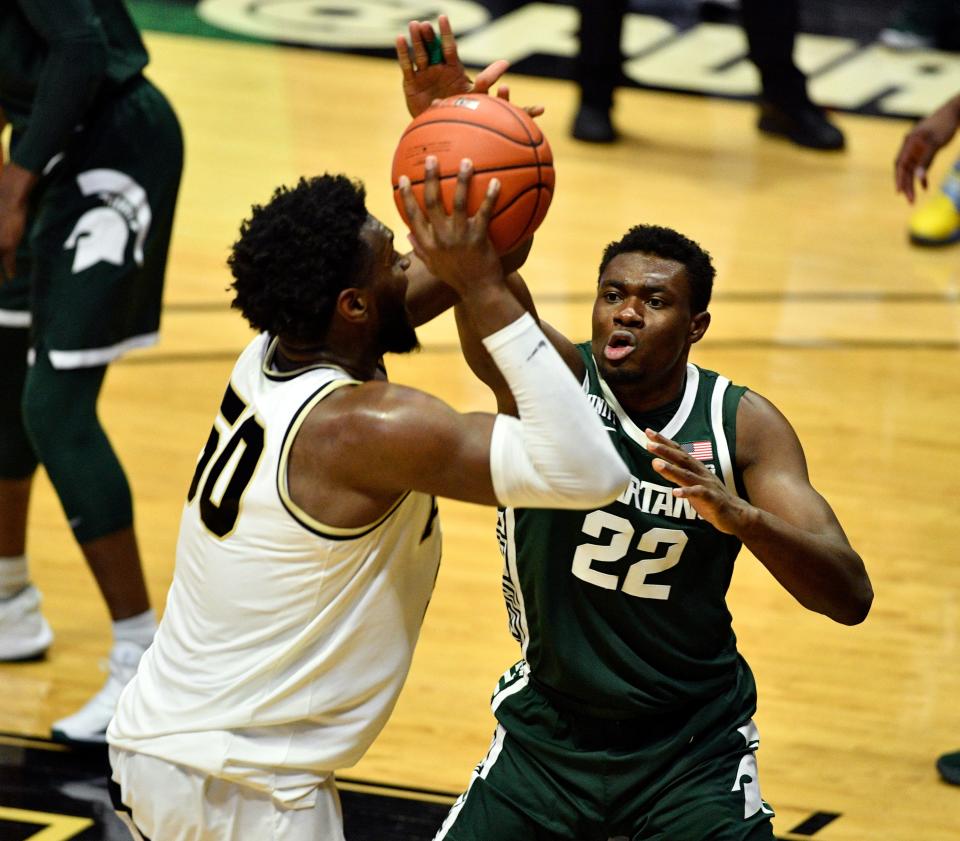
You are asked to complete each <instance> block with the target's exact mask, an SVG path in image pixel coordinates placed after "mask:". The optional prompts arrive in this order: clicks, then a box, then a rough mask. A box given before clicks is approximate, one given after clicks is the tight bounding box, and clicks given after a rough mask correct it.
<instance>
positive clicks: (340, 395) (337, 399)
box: [304, 380, 440, 446]
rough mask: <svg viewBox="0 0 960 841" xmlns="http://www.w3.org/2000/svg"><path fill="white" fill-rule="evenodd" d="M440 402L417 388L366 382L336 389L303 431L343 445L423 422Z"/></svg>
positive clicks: (383, 382)
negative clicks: (335, 440) (331, 439)
mask: <svg viewBox="0 0 960 841" xmlns="http://www.w3.org/2000/svg"><path fill="white" fill-rule="evenodd" d="M439 403H440V401H439V400H438V399H437V398H436V397H433V396H431V395H429V394H427V393H426V392H424V391H420V390H419V389H416V388H411V387H409V386H405V385H400V384H398V383H392V382H388V381H386V380H368V381H366V382H362V383H358V384H351V385H350V386H348V387H344V388H339V389H337V391H336V392H334V393H332V394H330V395H329V397H327V398H325V399H324V400H321V401H319V402H318V403H317V404H316V405H315V406H314V407H313V408H312V409H311V411H310V413H309V416H308V417H307V419H306V421H305V424H304V425H305V429H306V430H307V431H308V432H311V433H317V434H322V435H323V436H324V437H325V438H331V437H332V438H336V439H337V440H338V441H339V442H340V444H341V445H343V446H346V445H348V444H349V443H350V442H351V441H353V440H368V439H369V437H370V436H372V435H385V434H389V433H390V431H391V430H392V429H396V428H397V427H399V426H405V425H409V424H410V423H416V422H417V419H418V418H419V419H420V420H421V421H425V420H427V419H428V418H429V414H430V412H431V411H432V410H433V409H434V408H435V407H436V405H437V404H439Z"/></svg>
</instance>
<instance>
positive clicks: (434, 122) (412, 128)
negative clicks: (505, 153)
mask: <svg viewBox="0 0 960 841" xmlns="http://www.w3.org/2000/svg"><path fill="white" fill-rule="evenodd" d="M510 116H512V117H516V116H517V115H516V114H511V115H510ZM442 125H457V126H470V127H471V128H476V129H482V130H483V131H489V132H490V133H491V134H496V135H497V136H498V137H502V138H503V139H504V140H509V141H510V142H511V143H514V144H516V145H517V146H522V147H523V148H524V149H533V150H534V154H536V150H537V148H538V147H539V146H541V145H542V144H543V140H542V139H541V141H540V143H534V142H533V137H531V136H530V131H529V130H528V129H527V127H526V126H525V125H523V123H521V124H520V125H521V127H522V128H523V131H524V133H525V134H526V135H527V139H528V140H529V141H530V142H529V143H524V142H523V141H521V140H516V139H514V138H513V137H510V135H509V134H504V133H503V132H502V131H500V130H499V129H495V128H493V127H492V126H485V125H482V124H480V123H473V122H470V120H453V119H443V120H430V122H428V123H420V124H419V125H416V126H410V127H409V128H407V130H406V131H405V132H404V133H403V134H402V135H401V136H400V139H401V140H403V139H404V138H405V137H406V136H407V135H408V134H410V133H411V132H413V131H416V130H417V129H418V128H421V127H423V126H442ZM537 157H538V159H539V155H538V156H537Z"/></svg>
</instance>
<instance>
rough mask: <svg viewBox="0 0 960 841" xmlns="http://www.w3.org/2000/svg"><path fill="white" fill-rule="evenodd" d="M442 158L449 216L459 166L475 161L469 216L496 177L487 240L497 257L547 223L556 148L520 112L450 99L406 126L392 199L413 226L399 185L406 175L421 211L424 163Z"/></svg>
mask: <svg viewBox="0 0 960 841" xmlns="http://www.w3.org/2000/svg"><path fill="white" fill-rule="evenodd" d="M428 155H435V156H436V158H437V171H438V173H439V175H440V191H441V196H442V200H443V206H444V207H445V208H446V211H447V213H450V212H451V211H452V210H453V194H454V191H455V189H456V186H457V173H458V171H459V169H460V161H461V160H462V159H463V158H470V160H472V161H473V169H474V176H473V178H472V179H471V181H470V193H469V196H468V199H467V212H468V213H469V214H470V215H473V214H474V213H476V211H477V208H479V207H480V204H481V203H482V202H483V197H484V196H485V195H486V192H487V185H488V184H489V183H490V179H491V178H497V179H499V181H500V195H499V196H498V197H497V203H496V204H495V205H494V207H493V211H492V214H491V218H490V227H489V229H488V230H489V235H490V239H491V241H492V242H493V246H494V248H495V249H496V250H497V253H499V254H507V253H509V252H510V251H512V250H513V249H514V248H516V247H517V246H518V245H519V244H520V243H522V242H523V241H524V240H526V239H527V238H529V237H530V236H531V235H532V234H533V232H534V231H535V230H536V229H537V228H538V227H539V226H540V223H541V222H543V219H544V217H545V216H546V215H547V208H549V207H550V200H551V199H552V198H553V185H554V170H553V153H552V152H551V151H550V144H549V143H548V142H547V138H546V137H545V136H544V134H543V132H542V131H540V129H539V128H538V127H537V124H536V123H535V122H534V121H533V119H532V118H531V117H530V116H529V115H528V114H527V112H526V111H524V110H523V109H522V108H518V107H517V106H515V105H511V104H510V103H509V102H507V101H506V100H503V99H498V98H497V97H493V96H487V95H485V94H483V95H481V94H464V95H462V96H454V97H450V98H449V99H444V100H443V101H441V102H440V103H438V104H437V105H434V106H432V107H431V108H428V109H427V110H426V111H424V112H423V113H422V114H420V116H418V117H416V118H415V119H414V120H413V122H411V123H410V125H409V126H407V128H406V130H405V131H404V132H403V135H402V136H401V138H400V143H399V144H398V145H397V151H396V152H395V153H394V156H393V172H392V179H393V199H394V201H395V202H396V205H397V209H398V210H399V211H400V215H401V216H402V217H403V221H404V222H406V223H407V225H409V224H410V220H409V219H408V218H407V214H406V210H405V209H404V207H403V200H402V198H401V196H400V190H399V187H398V181H399V179H400V176H401V175H406V176H407V177H408V178H409V179H410V182H411V185H412V189H413V194H414V196H415V197H416V199H417V203H418V204H419V205H420V207H421V208H422V207H423V177H424V162H425V161H426V158H427V156H428Z"/></svg>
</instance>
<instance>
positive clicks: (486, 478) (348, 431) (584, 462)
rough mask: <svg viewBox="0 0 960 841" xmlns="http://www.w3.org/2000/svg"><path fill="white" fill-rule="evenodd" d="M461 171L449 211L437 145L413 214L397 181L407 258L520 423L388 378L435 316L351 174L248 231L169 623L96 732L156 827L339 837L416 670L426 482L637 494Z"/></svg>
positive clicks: (323, 183)
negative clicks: (231, 352)
mask: <svg viewBox="0 0 960 841" xmlns="http://www.w3.org/2000/svg"><path fill="white" fill-rule="evenodd" d="M471 177H472V167H471V166H470V164H469V161H465V162H464V165H462V166H461V168H460V172H459V175H458V179H457V187H456V191H455V196H454V202H453V204H454V210H453V213H452V214H451V215H450V216H447V215H446V214H445V213H444V211H443V208H442V205H441V204H440V200H439V195H440V185H439V177H438V172H437V165H436V159H435V158H432V157H429V158H427V164H426V184H425V192H424V194H425V201H426V211H425V214H424V213H422V212H420V211H418V210H417V207H416V204H415V202H414V199H413V194H412V191H411V188H410V181H409V179H408V178H406V177H404V178H403V179H401V183H400V189H401V192H402V193H403V197H404V202H405V206H406V210H407V214H408V217H409V218H410V219H411V220H412V229H413V231H414V234H415V237H416V251H417V254H418V255H419V257H421V258H422V259H423V260H424V261H425V264H426V266H427V267H428V269H429V273H427V272H425V270H424V268H423V266H422V265H419V264H418V265H415V266H414V267H413V269H412V271H413V272H414V274H415V275H420V276H423V275H425V274H426V275H427V279H428V282H429V283H433V284H435V283H436V282H435V281H433V280H432V278H433V277H439V278H442V279H443V280H444V281H446V282H447V283H448V284H449V286H450V287H451V288H452V289H453V290H454V291H455V293H456V294H457V296H458V297H459V299H460V303H459V306H460V307H461V308H462V312H463V315H464V317H465V318H468V319H470V320H471V322H472V323H473V325H474V329H475V330H476V335H478V336H480V337H483V342H484V345H485V347H487V348H488V350H489V351H490V353H491V354H492V357H493V359H494V360H495V364H496V365H497V367H498V370H499V371H500V372H501V373H502V375H503V376H504V377H505V378H506V381H507V382H509V386H508V389H509V391H510V393H511V394H512V395H513V398H514V399H515V400H516V402H517V405H518V406H519V418H520V419H519V421H518V420H517V419H516V418H508V417H501V416H497V415H491V414H484V413H472V414H458V413H457V412H455V411H454V410H453V409H451V408H450V407H449V406H448V405H446V404H445V403H443V402H441V401H440V400H438V399H436V398H434V397H431V396H430V395H428V394H426V393H425V392H422V391H418V390H416V389H412V388H408V387H405V386H399V385H394V384H392V383H389V382H387V381H386V375H385V371H384V369H383V365H382V355H383V354H384V353H388V352H394V353H406V352H409V351H411V350H413V349H415V348H416V347H417V336H416V332H415V329H414V327H415V325H417V324H419V323H422V321H423V320H424V318H425V317H429V316H430V315H431V314H432V306H433V305H432V302H430V299H429V297H422V298H419V300H422V301H423V302H424V303H425V304H426V305H427V307H428V309H427V311H425V312H422V311H420V310H419V309H418V308H417V307H416V305H415V303H414V300H413V299H412V298H411V296H410V295H409V294H408V292H409V287H408V277H407V269H408V268H411V260H410V259H409V258H407V257H402V256H401V255H400V254H398V253H397V251H396V250H395V249H394V246H393V234H392V232H391V231H390V230H389V229H388V228H387V227H385V226H384V225H383V224H382V223H381V222H379V221H378V220H377V219H375V218H374V217H373V216H371V215H369V214H368V213H367V210H366V208H365V204H364V190H363V188H362V187H360V186H359V185H357V184H354V183H353V182H351V181H350V180H349V179H347V178H345V177H344V176H331V175H325V176H322V177H319V178H312V179H310V180H304V179H301V181H300V182H299V184H297V185H296V186H295V187H294V188H292V189H283V188H281V189H279V190H277V191H276V192H275V193H274V195H273V198H272V199H271V201H270V202H269V203H267V204H266V205H264V206H257V207H254V209H253V213H252V215H251V217H250V219H249V220H247V221H246V222H244V224H243V227H242V229H241V234H240V238H239V240H238V241H237V243H236V244H235V246H234V249H233V253H232V256H231V258H230V267H231V270H232V272H233V276H234V283H233V288H234V290H235V292H236V297H235V300H234V306H235V307H236V308H238V309H239V310H240V311H241V312H242V313H243V315H244V317H245V318H246V319H247V321H248V322H249V323H250V325H251V326H252V327H254V328H255V329H257V330H261V331H263V332H262V333H261V334H260V335H259V336H258V337H257V338H255V339H254V340H253V341H252V342H251V343H250V344H249V345H248V346H247V348H246V349H245V350H244V351H243V353H242V354H241V355H240V358H239V359H238V361H237V363H236V366H235V367H234V370H233V373H232V375H231V378H230V382H229V385H228V387H227V391H226V394H225V396H224V399H223V403H222V406H221V409H220V418H221V420H218V422H217V424H216V425H215V426H214V431H213V432H212V433H211V436H210V439H209V441H208V443H207V446H206V448H205V449H204V452H203V455H202V456H201V458H200V460H199V463H198V466H197V470H196V473H195V476H194V480H193V482H192V484H191V486H190V490H189V492H188V495H187V505H186V506H185V508H184V513H183V517H182V520H181V527H180V535H179V538H178V542H177V563H176V571H175V574H174V579H173V584H172V586H171V588H170V595H169V598H168V601H167V607H166V611H165V613H164V616H163V621H162V623H161V625H160V629H159V630H158V632H157V636H156V640H155V642H154V644H153V646H152V647H151V648H150V649H149V651H147V653H146V654H145V655H144V657H143V659H142V661H141V664H140V668H139V670H138V672H137V674H136V676H135V677H134V679H133V681H132V682H131V683H130V684H129V685H128V687H127V688H126V689H125V690H124V692H123V695H122V697H121V699H120V704H119V706H118V707H117V714H116V717H115V718H114V720H113V722H112V723H111V725H110V733H109V738H110V746H111V751H110V757H111V764H112V765H113V769H114V776H113V778H114V780H115V781H116V783H117V784H118V785H119V792H118V791H117V790H116V789H114V793H115V795H119V803H118V804H117V805H118V808H120V804H125V805H126V806H127V807H128V809H129V812H130V820H132V821H133V823H134V824H135V825H136V827H138V828H139V831H140V832H141V833H142V834H143V835H144V836H146V837H148V838H150V839H153V841H175V839H181V838H187V837H190V838H194V837H202V838H204V839H208V840H209V841H228V840H229V841H234V839H235V840H236V841H241V840H243V841H246V839H253V838H256V839H262V841H268V839H275V840H276V841H314V839H321V838H322V839H324V841H338V839H342V837H343V829H342V825H341V823H342V820H341V816H340V806H339V800H338V797H337V792H336V787H335V784H334V779H333V775H334V772H335V771H337V770H338V769H341V768H345V767H349V766H350V765H353V764H355V763H356V762H357V761H358V760H359V759H360V757H361V756H362V755H363V754H364V752H365V751H366V749H367V748H368V747H369V745H370V743H371V742H372V741H373V739H374V737H375V736H376V735H377V734H378V733H379V731H380V729H381V728H382V727H383V725H384V723H385V722H386V720H387V717H388V716H389V715H390V712H391V710H392V709H393V705H394V703H395V702H396V699H397V695H398V693H399V692H400V688H401V687H402V685H403V682H404V680H405V679H406V675H407V671H408V669H409V667H410V660H411V657H412V655H413V648H414V645H415V644H416V641H417V637H418V635H419V632H420V625H421V623H422V621H423V617H424V612H425V611H426V608H427V604H428V602H429V600H430V595H431V593H432V591H433V585H434V581H435V578H436V574H437V568H438V564H439V561H440V544H441V541H440V525H439V522H438V521H437V507H436V499H435V498H434V495H438V496H445V497H450V498H454V499H461V500H466V501H469V502H474V503H479V504H485V505H497V504H511V503H510V500H520V499H524V500H526V503H525V504H529V505H537V504H544V505H546V504H549V505H557V506H560V507H574V508H580V507H583V506H584V505H587V506H589V505H597V504H601V505H602V504H604V503H605V502H608V501H610V500H611V499H612V498H613V497H614V496H616V495H617V494H619V493H621V492H622V491H623V488H624V487H625V485H626V481H627V478H628V477H627V472H626V468H625V467H624V465H623V463H622V461H621V460H620V457H619V456H618V455H617V453H616V451H615V450H614V448H613V446H612V445H611V444H610V442H609V441H608V440H607V438H606V434H605V433H604V431H603V426H602V423H601V421H600V419H599V418H598V417H597V416H596V414H595V413H594V411H593V408H592V406H591V405H590V404H589V402H588V401H587V399H586V398H585V396H584V395H583V393H582V391H581V390H580V387H579V384H578V383H577V382H576V381H575V380H574V379H573V377H571V376H570V374H569V371H568V370H567V368H566V366H565V365H564V364H563V361H562V360H561V359H560V357H559V356H558V355H557V354H556V352H555V351H554V350H553V348H552V347H550V346H549V345H548V343H547V340H546V338H545V337H544V335H543V333H542V332H541V331H540V329H539V328H538V327H537V326H536V324H535V322H534V321H533V319H532V318H531V317H530V316H529V314H527V313H526V312H525V310H524V309H523V307H522V306H521V305H520V304H519V302H518V301H517V300H516V299H515V298H514V297H513V295H512V294H511V293H510V291H509V290H508V288H507V287H506V285H505V283H504V276H503V269H502V268H501V264H500V259H499V258H498V257H497V255H496V253H495V251H494V249H493V246H492V244H491V243H490V241H489V238H488V236H487V226H488V223H489V217H490V212H491V209H492V207H493V205H494V202H495V200H496V197H497V193H498V189H499V184H498V182H496V181H495V180H493V181H491V187H490V189H488V191H487V195H486V198H485V200H484V202H483V204H482V205H481V207H480V209H479V210H478V211H477V213H476V215H475V216H473V217H471V218H469V219H468V218H467V216H466V204H467V192H468V188H469V183H470V178H471ZM414 262H415V263H416V262H418V261H414ZM415 279H416V278H415ZM421 282H422V281H421ZM557 416H562V417H563V418H564V425H563V428H562V431H561V429H560V427H556V428H555V429H551V426H552V425H553V424H552V420H553V419H554V418H556V417H557ZM227 430H229V431H227ZM582 437H585V438H587V439H588V440H589V441H590V442H591V443H590V445H588V446H584V442H583V440H581V438H582ZM240 442H243V451H242V452H243V455H242V457H240V459H239V460H232V454H233V453H234V452H236V451H237V448H238V447H239V446H240ZM228 465H233V466H232V467H228ZM371 465H373V466H375V469H371ZM227 470H230V471H232V472H230V473H228V476H229V478H225V479H224V480H223V481H224V482H225V483H226V490H225V491H224V492H223V494H222V495H221V496H220V497H219V498H215V496H214V494H213V490H214V487H215V486H217V485H218V484H222V482H221V476H223V474H224V472H225V471H227Z"/></svg>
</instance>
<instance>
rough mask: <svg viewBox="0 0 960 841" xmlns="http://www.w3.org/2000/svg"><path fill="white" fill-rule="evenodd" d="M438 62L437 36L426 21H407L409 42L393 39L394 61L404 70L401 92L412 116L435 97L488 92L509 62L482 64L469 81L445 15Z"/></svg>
mask: <svg viewBox="0 0 960 841" xmlns="http://www.w3.org/2000/svg"><path fill="white" fill-rule="evenodd" d="M439 22H440V44H439V47H440V54H439V59H440V60H439V61H437V60H436V59H434V61H433V63H431V59H430V54H431V52H433V53H434V55H436V50H437V46H438V45H437V44H436V40H437V35H436V33H435V32H434V31H433V26H431V24H430V23H429V21H417V20H414V21H410V43H409V44H408V43H407V39H406V38H404V36H403V35H398V36H397V40H396V49H397V61H398V62H399V64H400V71H401V72H402V73H403V95H404V97H405V98H406V100H407V110H408V111H409V112H410V116H411V117H416V116H418V115H420V114H422V113H423V112H424V111H426V110H427V109H428V108H429V107H430V104H431V103H432V102H433V101H434V100H437V99H446V98H447V97H448V96H456V95H457V94H460V93H487V91H489V90H490V88H491V87H493V85H494V84H496V82H497V80H498V79H499V78H500V77H501V76H502V75H503V74H504V73H506V72H507V68H508V67H509V66H510V62H508V61H506V60H505V59H502V58H501V59H498V60H497V61H495V62H493V63H492V64H490V65H488V66H487V67H485V68H484V69H483V70H481V71H480V73H479V74H478V75H477V78H476V79H474V80H473V81H472V82H471V81H470V77H469V76H467V71H466V68H464V66H463V63H462V62H461V61H460V56H459V55H458V54H457V42H456V39H454V37H453V29H452V28H451V27H450V20H449V19H448V18H447V16H446V15H440V19H439Z"/></svg>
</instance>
